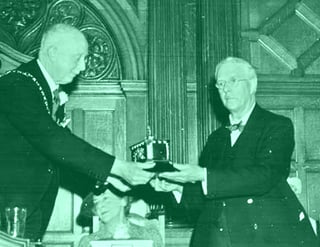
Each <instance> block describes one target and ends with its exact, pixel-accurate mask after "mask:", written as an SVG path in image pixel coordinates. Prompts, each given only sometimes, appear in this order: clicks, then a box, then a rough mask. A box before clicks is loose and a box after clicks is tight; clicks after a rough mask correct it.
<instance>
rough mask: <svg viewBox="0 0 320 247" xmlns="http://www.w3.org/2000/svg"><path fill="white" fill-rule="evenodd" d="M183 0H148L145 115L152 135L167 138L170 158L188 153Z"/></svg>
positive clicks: (182, 158) (183, 158)
mask: <svg viewBox="0 0 320 247" xmlns="http://www.w3.org/2000/svg"><path fill="white" fill-rule="evenodd" d="M187 2H188V0H184V1H166V0H151V1H150V5H149V6H150V16H151V19H150V26H152V27H153V28H151V29H150V50H151V54H150V59H149V64H150V84H149V85H150V87H149V103H150V104H149V107H150V109H149V116H150V122H151V129H152V132H153V133H154V136H155V137H156V138H159V139H169V140H170V153H171V155H170V159H172V160H173V161H175V162H181V163H184V162H186V161H187V157H188V151H187V149H188V145H187V129H188V128H187V119H188V116H187V109H186V108H187V104H186V100H187V97H186V92H187V90H186V82H185V74H184V70H183V68H184V59H185V58H184V54H183V47H184V37H185V35H184V29H183V25H184V19H183V9H184V5H185V3H187Z"/></svg>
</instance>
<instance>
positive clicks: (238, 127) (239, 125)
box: [225, 121, 244, 132]
mask: <svg viewBox="0 0 320 247" xmlns="http://www.w3.org/2000/svg"><path fill="white" fill-rule="evenodd" d="M225 128H226V129H228V130H230V131H231V132H232V131H236V130H239V131H240V132H241V131H242V130H243V128H244V125H243V124H242V121H240V122H239V123H236V124H231V125H227V126H225Z"/></svg>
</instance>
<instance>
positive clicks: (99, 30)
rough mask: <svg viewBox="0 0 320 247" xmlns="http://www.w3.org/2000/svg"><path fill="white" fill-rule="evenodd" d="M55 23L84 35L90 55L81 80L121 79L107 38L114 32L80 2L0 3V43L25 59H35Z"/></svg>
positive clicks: (113, 48) (35, 0)
mask: <svg viewBox="0 0 320 247" xmlns="http://www.w3.org/2000/svg"><path fill="white" fill-rule="evenodd" d="M54 23H68V24H71V25H73V26H76V27H78V28H79V29H80V30H82V31H83V32H84V34H85V35H86V37H87V39H88V41H89V55H88V59H87V69H86V70H85V71H84V72H83V73H82V74H81V78H82V79H83V80H106V79H107V80H119V79H121V77H122V73H121V64H120V63H121V62H120V58H119V49H118V47H116V45H115V43H114V37H112V36H111V34H110V33H111V32H112V31H113V30H110V27H109V26H108V24H107V23H106V22H105V21H104V19H103V18H102V17H101V15H100V14H99V13H98V11H97V10H96V9H95V8H94V6H92V5H91V4H88V3H87V2H86V1H81V0H51V1H48V0H43V1H39V0H32V1H26V0H18V1H1V2H0V34H1V35H0V42H2V43H4V44H6V45H8V46H10V48H11V49H13V50H15V51H17V52H20V53H22V54H24V55H28V56H30V57H35V56H36V55H37V52H38V50H39V46H40V39H41V36H42V33H43V31H44V30H45V29H46V28H47V27H48V26H50V25H52V24H54ZM2 52H3V53H8V51H6V50H5V49H3V50H2Z"/></svg>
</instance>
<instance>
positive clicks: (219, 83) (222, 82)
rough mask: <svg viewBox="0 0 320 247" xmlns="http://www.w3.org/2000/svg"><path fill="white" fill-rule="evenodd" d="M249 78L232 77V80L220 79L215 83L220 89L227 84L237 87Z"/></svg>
mask: <svg viewBox="0 0 320 247" xmlns="http://www.w3.org/2000/svg"><path fill="white" fill-rule="evenodd" d="M248 80H249V79H236V78H231V79H230V80H218V81H217V82H216V84H215V86H216V88H218V89H219V90H221V89H223V88H224V87H225V85H226V84H228V85H229V86H230V87H236V86H238V85H239V84H240V82H242V81H248Z"/></svg>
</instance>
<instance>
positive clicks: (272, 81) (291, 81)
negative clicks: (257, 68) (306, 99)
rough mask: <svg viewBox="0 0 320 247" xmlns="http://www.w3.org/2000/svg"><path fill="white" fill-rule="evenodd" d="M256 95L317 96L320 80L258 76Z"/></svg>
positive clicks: (315, 77)
mask: <svg viewBox="0 0 320 247" xmlns="http://www.w3.org/2000/svg"><path fill="white" fill-rule="evenodd" d="M258 80H259V83H258V91H257V93H258V95H274V96H276V95H283V96H285V95H288V96H299V97H303V96H304V95H305V96H319V95H320V83H319V82H320V78H319V77H317V76H314V77H312V76H307V77H292V76H281V75H258Z"/></svg>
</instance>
